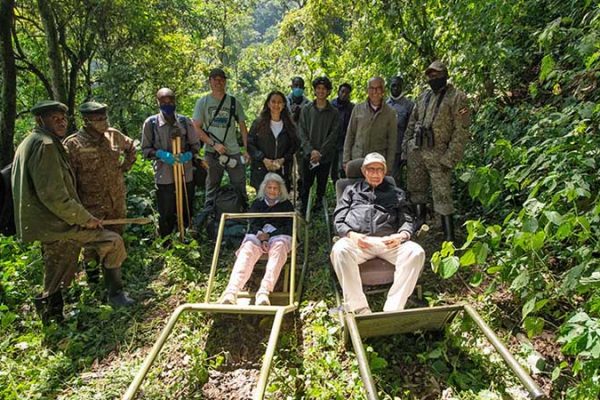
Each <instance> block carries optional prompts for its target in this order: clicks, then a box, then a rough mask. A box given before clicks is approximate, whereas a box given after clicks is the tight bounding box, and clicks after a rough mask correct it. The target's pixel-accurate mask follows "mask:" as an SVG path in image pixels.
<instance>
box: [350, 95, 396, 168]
mask: <svg viewBox="0 0 600 400" xmlns="http://www.w3.org/2000/svg"><path fill="white" fill-rule="evenodd" d="M396 124H397V120H396V111H394V109H393V108H391V107H390V106H388V105H387V104H386V103H385V102H383V103H382V104H381V108H380V109H379V110H378V111H377V112H374V111H373V109H372V108H371V105H370V104H369V101H368V100H367V101H365V102H363V103H360V104H357V105H356V106H355V107H354V109H353V110H352V114H351V115H350V123H349V124H348V130H347V132H346V140H345V141H344V158H343V162H344V163H347V162H348V161H351V160H355V159H357V158H362V157H364V156H366V155H367V154H369V153H372V152H374V151H376V152H377V153H379V154H381V155H382V156H384V157H385V161H386V163H387V170H388V174H391V173H392V166H393V165H394V158H395V157H396V141H397V140H398V130H397V127H396Z"/></svg>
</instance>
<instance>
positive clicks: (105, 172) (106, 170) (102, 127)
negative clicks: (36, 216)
mask: <svg viewBox="0 0 600 400" xmlns="http://www.w3.org/2000/svg"><path fill="white" fill-rule="evenodd" d="M107 108H108V106H107V105H106V104H102V103H97V102H94V101H90V102H87V103H83V104H82V105H81V106H80V107H79V111H80V112H81V116H82V118H83V123H84V126H83V127H82V128H81V129H80V130H79V131H78V132H77V133H76V134H74V135H72V136H69V137H68V138H67V139H65V140H64V142H63V144H64V146H65V148H66V150H67V154H68V156H69V161H70V164H71V168H72V169H73V172H75V179H76V180H77V193H78V194H79V198H80V199H81V203H82V204H83V206H84V207H85V208H86V209H87V210H88V211H89V212H90V213H92V214H93V215H95V216H96V217H98V218H100V219H113V218H125V217H126V216H127V207H126V202H125V196H126V187H125V179H124V176H123V173H125V172H127V171H129V170H130V169H131V166H132V165H133V163H134V162H135V153H136V149H135V145H134V143H133V140H132V139H131V138H129V137H127V136H125V135H123V134H122V133H121V132H119V131H118V130H116V129H114V128H110V127H109V122H108V115H107ZM108 229H110V230H111V231H113V232H116V233H118V234H119V235H121V234H122V233H123V226H122V225H111V226H110V227H108ZM83 255H84V261H83V263H84V268H85V270H86V273H87V275H88V279H89V280H90V281H91V282H94V283H97V281H98V278H99V269H98V267H99V259H98V254H96V252H95V251H94V250H93V249H92V248H84V251H83ZM105 277H106V274H105ZM107 286H109V287H110V284H109V282H107ZM122 300H125V298H123V299H122ZM126 302H127V301H126Z"/></svg>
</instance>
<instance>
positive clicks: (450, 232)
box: [442, 214, 455, 242]
mask: <svg viewBox="0 0 600 400" xmlns="http://www.w3.org/2000/svg"><path fill="white" fill-rule="evenodd" d="M442 230H443V231H444V236H445V240H446V242H454V241H455V237H454V216H453V215H452V214H450V215H442Z"/></svg>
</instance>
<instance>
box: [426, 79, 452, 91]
mask: <svg viewBox="0 0 600 400" xmlns="http://www.w3.org/2000/svg"><path fill="white" fill-rule="evenodd" d="M447 81H448V78H447V77H445V76H442V77H440V78H433V79H430V80H429V81H428V82H427V83H429V87H430V88H431V90H433V91H434V92H437V91H439V90H440V89H442V88H443V87H444V86H446V82H447Z"/></svg>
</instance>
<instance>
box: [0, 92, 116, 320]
mask: <svg viewBox="0 0 600 400" xmlns="http://www.w3.org/2000/svg"><path fill="white" fill-rule="evenodd" d="M66 111H67V106H65V105H64V104H62V103H59V102H57V101H52V100H45V101H42V102H40V103H38V104H36V105H35V106H34V107H33V108H32V109H31V112H32V113H33V115H34V116H35V118H36V127H35V128H34V130H33V132H32V133H31V134H30V135H29V136H28V137H26V138H25V140H23V142H21V144H20V145H19V147H18V148H17V151H16V154H15V160H14V163H13V168H12V176H11V182H12V187H13V201H14V209H15V223H16V228H17V235H18V236H19V238H20V239H21V240H23V241H24V242H33V241H36V240H39V241H40V242H42V255H43V261H44V292H43V293H42V295H41V296H39V297H37V298H36V299H35V306H36V308H37V310H38V312H39V314H40V316H41V318H42V321H43V322H44V323H45V324H46V323H48V322H50V321H61V320H62V319H63V314H62V311H63V297H62V292H61V290H62V289H63V288H65V287H67V286H68V285H69V284H70V283H71V280H72V279H73V277H74V275H75V272H76V271H77V258H78V255H79V249H80V248H81V247H82V246H89V247H92V248H94V249H95V251H96V252H97V253H98V254H99V256H100V260H101V262H102V264H103V265H104V267H105V268H107V269H109V270H111V271H118V272H119V273H120V268H121V264H122V263H123V261H124V260H125V258H127V253H126V251H125V246H124V244H123V239H122V238H121V237H120V236H119V235H118V234H116V233H115V232H111V231H108V230H105V229H102V221H101V220H100V219H98V218H96V217H95V216H93V215H92V214H91V213H90V212H89V211H88V210H86V209H85V207H84V206H83V205H82V204H81V201H80V200H79V196H78V195H77V189H76V181H75V175H74V173H73V170H72V169H71V167H70V165H69V160H68V157H67V154H66V151H65V148H64V147H63V145H62V143H61V139H62V138H63V137H64V136H65V134H66V133H67V118H66Z"/></svg>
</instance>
